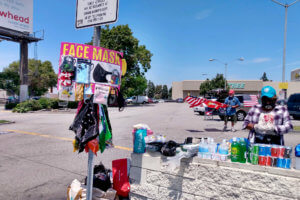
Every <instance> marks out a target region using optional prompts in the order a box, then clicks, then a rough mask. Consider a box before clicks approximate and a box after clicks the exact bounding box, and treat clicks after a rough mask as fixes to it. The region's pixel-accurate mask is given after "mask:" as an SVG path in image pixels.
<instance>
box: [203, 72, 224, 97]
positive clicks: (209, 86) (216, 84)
mask: <svg viewBox="0 0 300 200" xmlns="http://www.w3.org/2000/svg"><path fill="white" fill-rule="evenodd" d="M225 81H226V79H225V78H224V76H223V74H217V75H216V77H215V78H213V79H212V80H209V79H206V81H204V82H203V83H201V85H200V95H206V94H207V93H208V92H209V91H211V90H213V89H224V86H225ZM226 85H227V88H226V90H228V89H229V86H228V84H227V81H226Z"/></svg>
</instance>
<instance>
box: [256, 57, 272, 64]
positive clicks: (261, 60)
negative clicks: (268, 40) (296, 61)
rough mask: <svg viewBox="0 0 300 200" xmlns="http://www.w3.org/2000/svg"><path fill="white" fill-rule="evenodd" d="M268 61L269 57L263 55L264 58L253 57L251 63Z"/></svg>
mask: <svg viewBox="0 0 300 200" xmlns="http://www.w3.org/2000/svg"><path fill="white" fill-rule="evenodd" d="M269 61H271V58H267V57H265V58H254V59H253V60H252V62H253V63H264V62H269Z"/></svg>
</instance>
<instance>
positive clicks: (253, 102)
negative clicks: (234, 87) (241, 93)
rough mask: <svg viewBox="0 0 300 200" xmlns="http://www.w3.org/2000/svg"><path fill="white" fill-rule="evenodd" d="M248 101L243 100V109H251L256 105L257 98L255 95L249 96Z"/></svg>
mask: <svg viewBox="0 0 300 200" xmlns="http://www.w3.org/2000/svg"><path fill="white" fill-rule="evenodd" d="M249 96H250V99H244V107H252V106H254V105H256V104H258V97H257V96H256V95H249Z"/></svg>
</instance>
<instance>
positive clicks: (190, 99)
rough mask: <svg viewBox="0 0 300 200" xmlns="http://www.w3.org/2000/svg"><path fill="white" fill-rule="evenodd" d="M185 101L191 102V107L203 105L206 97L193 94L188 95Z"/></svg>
mask: <svg viewBox="0 0 300 200" xmlns="http://www.w3.org/2000/svg"><path fill="white" fill-rule="evenodd" d="M184 101H186V102H188V104H190V107H191V108H193V107H196V106H199V105H201V104H202V103H203V102H204V101H205V99H204V98H197V97H193V96H187V97H186V98H185V99H184Z"/></svg>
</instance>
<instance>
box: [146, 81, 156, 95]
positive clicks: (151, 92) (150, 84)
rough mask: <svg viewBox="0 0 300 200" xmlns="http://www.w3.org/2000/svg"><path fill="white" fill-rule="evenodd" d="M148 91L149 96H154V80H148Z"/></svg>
mask: <svg viewBox="0 0 300 200" xmlns="http://www.w3.org/2000/svg"><path fill="white" fill-rule="evenodd" d="M147 93H148V97H150V98H153V97H154V94H155V85H154V83H153V82H152V81H148V86H147Z"/></svg>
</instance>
